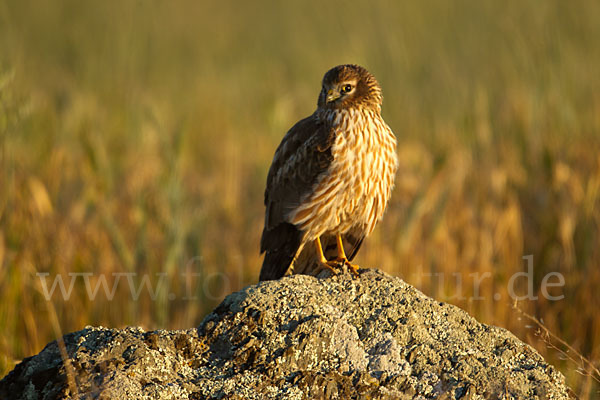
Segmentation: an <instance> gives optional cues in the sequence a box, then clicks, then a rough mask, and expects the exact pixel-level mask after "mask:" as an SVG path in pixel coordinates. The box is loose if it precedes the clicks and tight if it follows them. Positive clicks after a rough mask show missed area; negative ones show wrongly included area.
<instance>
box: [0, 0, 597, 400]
mask: <svg viewBox="0 0 600 400" xmlns="http://www.w3.org/2000/svg"><path fill="white" fill-rule="evenodd" d="M598 21H600V3H599V2H596V1H593V0H590V1H570V2H561V1H558V0H555V1H533V0H532V1H520V2H517V1H514V2H479V1H455V2H446V1H441V0H440V1H422V2H392V1H390V2H384V1H375V2H363V3H359V2H340V1H331V2H317V1H306V2H275V1H273V2H270V1H264V0H260V1H253V2H228V1H221V2H218V3H217V2H214V3H208V2H195V1H179V2H164V1H150V0H148V1H124V2H120V1H114V0H110V1H108V0H107V1H102V2H82V1H76V0H68V1H60V2H36V1H31V0H19V1H5V2H2V3H0V331H1V332H2V335H1V336H0V355H1V357H0V376H2V375H4V374H5V373H6V372H8V371H9V370H10V369H11V368H12V367H13V366H14V363H15V362H18V361H19V360H20V359H22V358H23V357H26V356H29V355H32V354H35V353H37V352H38V351H40V350H41V348H42V347H43V346H44V344H45V343H46V342H48V341H50V340H53V339H55V337H56V335H57V334H58V332H59V330H58V329H57V328H56V326H60V330H62V332H68V331H73V330H77V329H81V328H82V327H83V326H85V325H87V324H90V325H107V326H112V327H120V326H123V325H127V324H130V325H142V326H144V327H146V328H148V329H155V328H169V329H170V328H187V327H191V326H195V325H197V324H198V323H199V322H200V321H201V319H202V317H203V316H204V315H205V314H206V313H207V312H209V311H210V310H211V309H212V307H214V306H215V305H216V304H217V303H218V302H219V301H220V300H221V299H222V298H223V297H224V296H225V295H227V294H228V293H229V292H230V291H233V290H237V289H240V288H242V287H243V286H245V285H248V284H251V283H254V282H255V281H256V279H257V277H258V271H259V268H260V263H261V258H260V257H259V254H258V248H259V238H260V233H261V230H262V223H263V204H262V200H263V198H262V195H263V190H264V182H265V177H266V173H267V170H268V167H269V165H270V162H271V158H272V155H273V152H274V150H275V148H276V146H277V144H278V143H279V141H280V139H281V137H282V136H283V134H284V133H285V131H286V130H287V129H288V128H289V127H290V126H291V125H292V124H293V123H294V122H295V121H297V120H298V119H300V118H302V117H304V116H306V115H308V114H310V113H311V112H312V111H313V110H314V108H315V106H316V100H317V95H318V91H319V88H320V79H321V77H322V75H323V73H324V72H325V71H326V70H327V69H328V68H330V67H332V66H334V65H336V64H340V63H347V62H352V63H358V64H362V65H364V66H366V67H367V68H368V69H369V70H371V71H372V72H373V73H374V75H375V76H376V77H377V78H378V80H379V81H380V83H381V85H382V87H383V90H384V96H385V100H384V105H383V114H384V117H385V119H386V121H387V122H388V124H389V125H390V126H391V127H392V128H393V130H394V132H395V133H396V135H397V137H398V140H399V150H398V152H399V156H400V171H399V174H398V176H397V185H396V188H395V191H394V194H393V197H392V202H391V204H390V206H389V209H388V212H387V213H386V216H385V218H384V221H383V223H381V224H380V225H379V227H378V228H377V229H376V231H375V232H374V233H373V235H372V236H371V237H370V238H369V240H367V242H366V244H365V246H364V248H363V249H362V250H361V252H360V253H359V255H358V258H357V259H358V262H359V264H361V265H363V266H369V267H375V266H377V267H380V268H382V269H384V270H385V271H387V272H389V273H392V274H394V275H398V276H401V277H403V278H404V279H405V280H407V281H408V282H410V283H412V284H414V285H416V286H417V287H419V288H420V289H421V290H423V291H424V292H425V293H426V294H428V295H430V296H434V297H436V298H438V299H440V300H445V301H450V302H452V303H454V304H457V305H458V306H460V307H462V308H464V309H466V310H468V311H469V312H470V313H471V314H473V315H474V316H475V317H477V318H478V319H480V320H482V321H483V322H486V323H492V324H496V325H499V326H502V327H505V328H507V329H509V330H511V331H512V332H513V333H515V334H516V335H517V336H518V337H520V338H521V339H523V340H525V341H526V342H528V343H530V344H532V345H533V346H534V347H536V348H537V349H538V351H540V352H541V353H542V354H543V355H544V356H545V357H546V358H547V359H548V360H549V361H550V362H552V363H553V364H555V365H556V366H557V367H558V368H559V369H560V370H561V371H562V372H563V373H564V374H565V375H566V377H567V380H568V383H569V385H570V386H571V387H572V388H573V390H574V392H575V393H576V394H578V395H579V396H580V397H581V398H590V399H591V398H596V396H597V393H598V390H599V388H598V383H597V382H595V381H594V380H593V378H592V377H590V376H588V375H586V372H585V371H581V370H579V371H578V363H577V362H573V361H569V360H565V358H566V356H567V357H568V356H569V354H565V353H563V352H562V351H557V350H556V349H554V348H552V346H549V345H548V339H547V338H544V337H540V335H536V330H535V328H533V327H531V326H530V324H529V323H528V322H527V321H524V320H521V319H520V318H518V315H517V314H516V313H515V311H514V310H513V309H512V300H511V299H510V298H509V296H508V291H507V290H508V289H507V288H508V282H509V279H510V277H511V276H512V275H513V274H515V273H517V272H519V271H525V270H526V266H527V264H526V262H525V261H524V260H523V259H522V257H523V256H526V255H530V254H531V255H533V265H534V281H533V283H534V284H533V288H534V294H535V295H538V296H539V299H538V300H536V301H523V302H520V303H519V307H520V308H522V309H523V310H525V311H527V312H529V313H531V314H533V315H536V316H537V317H538V318H540V319H541V320H542V321H543V323H544V324H545V326H546V327H548V328H549V329H550V330H551V331H552V332H554V333H556V334H557V335H558V336H559V337H560V338H562V339H564V340H565V341H566V342H568V343H570V344H571V345H572V346H573V347H574V348H575V349H577V350H578V351H579V352H581V354H583V355H584V356H586V357H587V358H589V359H590V360H592V361H594V362H596V363H597V361H598V360H599V359H600V311H599V309H600V296H599V295H598V289H597V288H598V287H599V286H600V246H599V245H600V73H599V71H600V23H598ZM40 272H42V273H49V275H48V279H49V281H48V282H49V285H50V284H51V283H52V281H51V279H53V277H56V276H57V275H60V276H63V277H64V279H65V281H66V282H65V283H66V284H68V283H69V278H68V276H67V274H68V273H73V272H76V273H93V276H92V277H91V278H90V280H91V282H92V284H93V285H95V284H97V283H98V279H99V277H100V276H102V275H104V276H105V277H107V281H108V282H109V286H111V285H112V283H113V282H114V279H115V277H114V276H113V275H112V274H113V273H138V274H149V277H150V281H151V283H152V284H153V285H156V284H157V279H158V278H157V275H156V274H157V273H163V274H166V277H167V279H168V282H169V287H168V290H164V291H160V293H159V295H158V296H157V297H156V299H155V300H153V299H152V298H151V296H149V295H148V294H147V291H143V292H142V294H141V295H140V297H139V299H137V300H134V299H133V298H132V295H131V293H130V290H129V288H128V286H127V285H126V284H125V283H124V282H122V283H121V284H119V285H118V287H117V288H116V291H115V296H114V298H113V299H112V300H109V299H108V298H107V296H105V295H104V294H103V291H102V290H100V292H99V294H98V296H97V297H96V298H95V299H94V300H91V299H90V298H89V296H88V295H87V294H86V288H85V285H84V284H83V280H81V279H80V278H78V279H79V280H77V281H76V283H75V285H74V289H73V293H72V295H71V296H70V297H69V299H68V300H63V298H62V297H61V296H59V295H58V294H55V295H54V296H53V298H52V301H51V302H48V301H46V300H45V298H44V296H43V293H42V291H41V289H40V279H39V277H38V276H37V275H36V274H37V273H40ZM186 272H194V273H197V274H199V276H198V277H195V278H194V279H193V280H191V279H189V278H184V277H183V275H182V274H184V273H186ZM550 272H560V273H562V274H563V275H564V277H565V286H564V287H563V288H552V289H551V290H550V292H551V294H552V295H557V296H558V295H564V296H565V297H564V299H562V300H559V301H549V300H547V299H545V298H544V297H543V296H542V295H541V294H540V290H541V289H540V288H541V282H542V280H543V278H544V276H545V275H546V274H548V273H550ZM484 274H487V275H484ZM482 276H489V279H483V280H481V287H480V288H479V290H477V289H476V288H475V286H474V283H475V282H476V281H477V280H478V279H481V277H482ZM136 279H138V278H136ZM139 282H140V280H139V279H138V280H137V281H136V284H139ZM519 282H520V283H519V285H520V286H519V288H518V289H519V291H518V293H525V292H526V289H527V285H526V284H525V283H524V282H523V280H520V281H519ZM57 291H58V290H57ZM168 293H171V297H169V296H168V295H167V294H168ZM190 293H191V294H193V295H194V296H196V297H197V298H196V299H194V300H191V299H189V294H190ZM494 294H496V298H494ZM474 297H475V298H474ZM53 315H56V319H54V317H53ZM53 323H54V326H55V327H54V328H53ZM575 359H576V360H577V357H576V356H575ZM596 365H597V364H596Z"/></svg>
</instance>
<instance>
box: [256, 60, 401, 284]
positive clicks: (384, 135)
mask: <svg viewBox="0 0 600 400" xmlns="http://www.w3.org/2000/svg"><path fill="white" fill-rule="evenodd" d="M382 99H383V98H382V94H381V87H380V86H379V83H378V82H377V80H376V79H375V77H374V76H373V75H371V73H369V72H368V71H367V70H366V69H365V68H363V67H361V66H358V65H352V64H346V65H339V66H337V67H334V68H332V69H330V70H329V71H327V73H325V76H324V77H323V82H322V89H321V92H320V94H319V99H318V103H317V110H316V111H315V112H314V113H313V114H312V115H310V116H309V117H306V118H304V119H302V120H300V121H298V122H297V123H296V124H295V125H294V126H293V127H292V128H291V129H290V130H289V131H288V132H287V134H286V135H285V136H284V138H283V140H282V141H281V144H280V145H279V147H278V148H277V150H276V151H275V156H274V157H273V163H272V164H271V168H270V170H269V174H268V176H267V187H266V190H265V207H266V211H265V226H264V230H263V233H262V238H261V245H260V249H261V253H263V252H264V253H266V254H265V258H264V261H263V265H262V269H261V271H260V278H259V279H260V280H271V279H278V278H280V277H282V276H284V275H286V274H289V273H304V274H317V273H318V272H319V271H321V270H322V269H324V268H328V269H331V270H333V271H334V272H336V271H338V270H339V269H340V268H343V267H344V266H346V267H347V268H348V269H350V270H351V272H352V273H353V274H354V275H357V274H358V267H357V266H356V265H354V264H351V263H350V261H351V260H352V259H353V258H354V256H355V255H356V252H357V251H358V249H359V247H360V245H361V244H362V242H363V239H364V238H365V237H366V236H367V235H368V234H370V233H371V232H372V231H373V228H374V227H375V224H376V223H377V222H378V221H379V220H380V219H381V217H382V215H383V212H384V210H385V208H386V205H387V202H388V200H389V198H390V195H391V191H392V188H393V186H394V176H395V174H396V169H397V163H398V160H397V155H396V138H395V136H394V134H393V132H392V130H391V129H390V127H389V126H388V125H387V124H386V123H385V121H384V120H383V118H382V117H381V104H382Z"/></svg>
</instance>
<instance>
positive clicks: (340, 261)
mask: <svg viewBox="0 0 600 400" xmlns="http://www.w3.org/2000/svg"><path fill="white" fill-rule="evenodd" d="M330 262H331V261H330ZM334 262H336V263H337V264H338V265H339V267H340V268H343V267H347V268H348V271H350V273H351V274H352V277H353V278H358V275H359V273H358V271H359V270H360V267H359V266H358V265H356V264H352V263H351V262H350V261H348V259H346V258H337V259H335V260H334Z"/></svg>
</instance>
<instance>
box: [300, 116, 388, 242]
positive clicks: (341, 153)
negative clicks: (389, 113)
mask: <svg viewBox="0 0 600 400" xmlns="http://www.w3.org/2000/svg"><path fill="white" fill-rule="evenodd" d="M328 118H329V122H330V123H331V125H332V129H333V130H334V132H335V141H334V143H333V146H332V149H331V151H332V156H333V161H332V162H331V164H330V166H329V168H328V169H327V170H326V171H325V172H324V173H323V174H322V175H321V177H320V178H319V180H318V183H317V184H316V185H315V189H314V190H313V192H312V193H311V195H310V196H309V197H308V198H307V199H306V200H305V201H304V202H303V204H302V205H301V206H300V207H299V208H298V209H297V210H296V213H295V216H296V221H294V222H295V223H297V224H298V225H300V227H301V228H302V229H303V230H305V231H307V233H308V235H309V237H311V238H314V237H317V236H320V235H322V234H323V233H325V232H333V233H342V234H343V233H345V232H347V231H349V230H350V229H351V228H353V227H356V226H357V225H361V226H362V227H363V229H364V230H365V233H366V234H369V233H370V232H371V231H372V230H373V228H374V227H375V225H376V223H377V221H378V220H379V219H380V218H381V217H382V215H383V212H384V210H385V207H386V205H387V202H388V200H389V198H390V195H391V191H392V188H393V185H394V176H395V173H396V168H397V157H396V138H395V137H394V134H393V133H392V131H391V129H390V128H389V127H388V126H387V124H386V123H385V122H384V121H383V119H382V118H381V116H380V115H379V113H375V112H371V111H369V110H363V111H361V110H355V109H350V110H343V111H337V112H335V113H332V115H330V116H328Z"/></svg>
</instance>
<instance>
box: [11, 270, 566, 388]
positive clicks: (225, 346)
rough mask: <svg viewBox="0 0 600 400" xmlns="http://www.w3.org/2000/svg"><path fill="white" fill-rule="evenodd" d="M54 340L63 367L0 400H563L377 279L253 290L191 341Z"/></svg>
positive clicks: (52, 353) (50, 368)
mask: <svg viewBox="0 0 600 400" xmlns="http://www.w3.org/2000/svg"><path fill="white" fill-rule="evenodd" d="M63 339H64V343H65V348H66V352H67V353H68V360H69V362H68V363H67V366H66V367H65V363H63V361H62V358H61V352H60V349H59V346H58V344H57V342H52V343H50V344H49V345H47V346H46V348H45V349H44V350H42V352H40V353H39V354H38V355H36V356H33V357H30V358H27V359H25V360H23V362H21V363H20V364H19V365H17V366H16V367H15V369H14V370H13V371H12V372H10V373H9V374H8V375H7V376H6V377H5V378H4V379H3V380H2V381H0V398H3V399H4V398H23V399H56V398H65V397H66V398H83V397H84V395H85V396H88V397H89V398H94V399H111V398H129V399H141V398H161V399H269V398H273V399H274V398H278V399H279V398H286V399H315V398H317V399H318V398H327V399H329V398H331V399H347V398H354V399H434V398H435V399H488V398H493V399H567V398H568V395H567V387H566V386H565V383H564V377H563V376H562V375H561V374H560V373H559V372H557V371H556V370H555V369H554V368H553V367H552V366H551V365H548V364H547V363H546V362H545V361H544V359H543V358H542V357H541V356H540V355H539V354H538V353H537V352H536V351H535V350H533V349H532V348H531V347H530V346H528V345H526V344H524V343H522V342H521V341H519V340H518V339H517V338H516V337H515V336H513V335H512V334H511V333H509V332H508V331H506V330H504V329H501V328H497V327H493V326H488V325H485V324H481V323H479V322H477V321H476V320H475V319H473V318H471V317H470V316H469V315H468V314H467V313H466V312H465V311H463V310H461V309H459V308H457V307H454V306H452V305H448V304H444V303H439V302H437V301H435V300H433V299H431V298H428V297H426V296H425V295H423V294H422V293H421V292H419V291H418V290H416V289H415V288H413V287H412V286H410V285H408V284H406V283H405V282H403V281H402V280H401V279H399V278H394V277H391V276H389V275H386V274H384V273H382V272H379V271H377V270H364V271H362V273H361V275H360V277H359V278H358V279H353V278H352V277H351V276H350V275H338V276H334V277H328V278H315V277H310V276H303V275H296V276H291V277H286V278H283V279H281V280H279V281H270V282H262V283H259V284H257V285H254V286H250V287H247V288H246V289H244V290H242V291H239V292H237V293H233V294H231V295H229V296H228V297H227V298H226V299H225V300H224V301H223V302H222V303H221V305H219V306H218V307H217V308H216V309H215V310H214V311H213V312H212V313H211V314H209V315H208V316H207V317H206V318H205V319H204V321H203V322H202V324H201V325H200V326H199V327H198V329H190V330H185V331H153V332H145V331H143V330H142V329H140V328H127V329H122V330H119V329H107V328H101V327H100V328H94V327H86V328H85V329H83V330H81V331H78V332H74V333H70V334H68V335H65V336H64V338H63ZM88 397H85V398H88Z"/></svg>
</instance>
